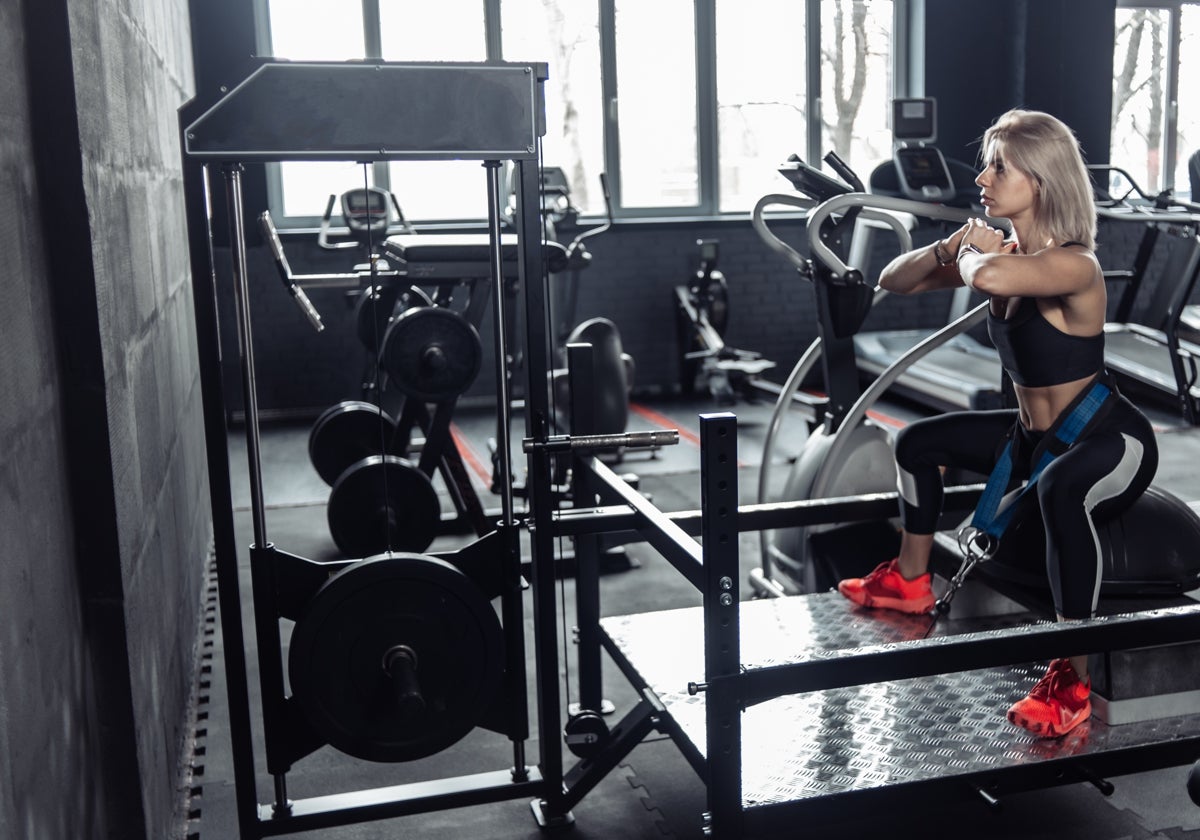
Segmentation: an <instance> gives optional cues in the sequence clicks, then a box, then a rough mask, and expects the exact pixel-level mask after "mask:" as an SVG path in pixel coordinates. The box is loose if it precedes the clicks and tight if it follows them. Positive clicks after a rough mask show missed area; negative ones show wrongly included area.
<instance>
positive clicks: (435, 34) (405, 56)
mask: <svg viewBox="0 0 1200 840" xmlns="http://www.w3.org/2000/svg"><path fill="white" fill-rule="evenodd" d="M379 34H380V38H381V40H382V44H383V57H384V58H385V59H387V60H388V61H483V60H484V59H486V58H487V38H486V36H485V33H484V19H483V0H439V2H437V3H435V4H430V3H426V2H421V0H379Z"/></svg>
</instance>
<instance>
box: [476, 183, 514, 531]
mask: <svg viewBox="0 0 1200 840" xmlns="http://www.w3.org/2000/svg"><path fill="white" fill-rule="evenodd" d="M483 165H484V167H485V168H486V169H487V190H488V248H489V259H490V260H491V264H492V271H491V273H492V300H493V306H494V321H495V329H494V330H493V332H494V333H495V340H496V404H497V406H498V408H499V411H500V420H499V422H498V423H497V424H496V452H497V454H498V455H499V456H500V457H499V461H498V469H499V471H500V475H498V476H496V480H495V481H494V482H493V484H496V485H497V486H499V488H500V510H501V515H502V523H501V524H502V525H503V526H504V527H506V528H509V527H512V526H513V524H514V522H513V491H512V454H511V452H510V451H509V447H510V446H511V442H510V429H509V425H510V422H511V405H510V403H509V396H508V343H507V337H506V336H505V334H504V330H505V324H506V323H507V320H506V319H507V316H506V314H505V312H504V254H503V251H502V250H501V243H500V212H499V207H500V161H498V160H489V161H485V162H484V164H483Z"/></svg>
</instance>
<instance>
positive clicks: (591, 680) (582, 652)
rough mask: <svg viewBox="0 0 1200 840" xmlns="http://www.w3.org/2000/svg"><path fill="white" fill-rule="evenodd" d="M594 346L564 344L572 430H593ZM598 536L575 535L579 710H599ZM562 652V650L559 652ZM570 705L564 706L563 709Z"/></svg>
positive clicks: (585, 478)
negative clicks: (565, 347) (565, 346)
mask: <svg viewBox="0 0 1200 840" xmlns="http://www.w3.org/2000/svg"><path fill="white" fill-rule="evenodd" d="M595 357H596V354H595V349H594V348H593V347H592V345H590V344H568V345H567V381H568V383H569V385H568V387H569V389H570V392H571V434H572V435H591V434H595V433H596V431H597V430H596V415H595V405H596V400H595V388H596V376H595V374H596V367H595ZM590 457H591V453H587V454H586V455H583V456H576V457H574V458H572V459H571V460H572V462H573V463H574V464H575V468H574V469H572V471H571V498H572V500H573V503H574V506H575V507H576V508H581V507H588V506H590V505H591V504H592V503H593V502H592V494H593V492H594V491H593V490H592V487H591V482H590V481H589V475H590V471H589V470H586V469H580V468H579V463H580V462H581V461H582V459H583V458H590ZM599 555H600V537H599V535H598V534H594V533H588V534H579V535H578V536H576V537H575V623H576V626H577V628H578V633H579V646H578V649H577V658H578V666H579V709H580V710H583V709H590V710H591V711H594V712H602V711H603V709H602V708H601V706H602V705H603V702H604V699H603V697H602V696H601V694H602V688H601V678H600V673H601V672H600V556H599ZM563 656H564V657H565V656H566V652H565V651H564V652H563ZM570 711H572V710H570V709H568V712H570Z"/></svg>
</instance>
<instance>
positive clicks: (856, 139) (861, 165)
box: [821, 0, 893, 181]
mask: <svg viewBox="0 0 1200 840" xmlns="http://www.w3.org/2000/svg"><path fill="white" fill-rule="evenodd" d="M892 14H893V11H892V0H824V2H822V3H821V44H822V50H821V123H822V131H821V139H822V150H821V153H822V155H824V154H825V152H828V151H829V150H830V149H832V150H834V151H836V152H837V153H838V155H840V156H841V157H842V158H843V159H844V160H845V161H846V162H847V163H848V164H850V167H851V168H852V169H854V170H855V172H856V173H857V174H858V176H859V177H860V178H862V180H863V181H866V180H867V178H868V176H869V175H870V174H871V170H872V169H873V168H874V167H875V166H876V165H877V164H879V163H881V162H883V161H885V160H888V159H890V158H891V156H892V132H891V129H890V128H889V127H888V122H889V119H888V118H889V115H890V113H891V107H892V105H891V102H892V96H893V94H892V45H891V33H892Z"/></svg>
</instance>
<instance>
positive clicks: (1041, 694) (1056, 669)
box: [1029, 663, 1078, 701]
mask: <svg viewBox="0 0 1200 840" xmlns="http://www.w3.org/2000/svg"><path fill="white" fill-rule="evenodd" d="M1069 667H1070V665H1064V664H1063V663H1058V664H1056V665H1054V666H1053V667H1052V668H1051V669H1050V670H1049V671H1047V672H1046V676H1044V677H1042V678H1041V679H1040V680H1038V682H1037V685H1035V686H1034V687H1033V690H1032V691H1030V692H1029V696H1030V697H1031V698H1033V699H1034V700H1042V701H1046V700H1049V699H1050V696H1051V694H1054V695H1059V694H1063V695H1069V692H1067V691H1060V688H1062V681H1063V680H1067V679H1068V678H1069V677H1068V675H1067V674H1066V673H1065V671H1066V669H1067V668H1069ZM1076 679H1078V678H1076Z"/></svg>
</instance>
